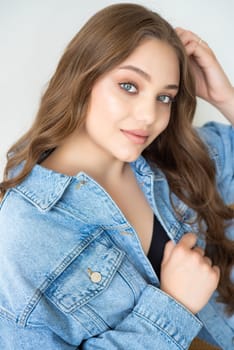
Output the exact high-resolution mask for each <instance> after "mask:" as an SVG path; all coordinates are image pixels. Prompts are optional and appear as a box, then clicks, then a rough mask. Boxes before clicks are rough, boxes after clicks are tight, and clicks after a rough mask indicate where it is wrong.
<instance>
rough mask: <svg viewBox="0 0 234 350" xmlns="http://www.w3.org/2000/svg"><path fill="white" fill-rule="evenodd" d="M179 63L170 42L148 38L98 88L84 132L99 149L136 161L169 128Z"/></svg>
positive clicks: (111, 155) (92, 94)
mask: <svg viewBox="0 0 234 350" xmlns="http://www.w3.org/2000/svg"><path fill="white" fill-rule="evenodd" d="M179 75H180V72H179V63H178V58H177V56H176V53H175V52H174V50H173V48H172V47H170V46H169V45H168V44H166V43H164V42H162V41H160V40H156V39H147V40H145V41H144V42H143V43H142V44H141V45H140V46H138V47H137V48H136V49H135V50H134V51H133V53H132V54H131V55H130V56H129V57H128V58H127V59H126V60H125V61H123V62H122V63H121V64H120V65H118V66H117V67H115V68H114V69H113V70H111V71H109V72H108V73H106V74H105V75H103V76H102V77H101V78H99V79H98V80H97V81H96V83H95V84H94V86H93V89H92V92H91V97H90V103H89V108H88V113H87V116H86V122H85V126H84V128H85V129H84V133H85V137H86V139H87V141H88V142H89V143H91V144H92V145H93V146H94V148H93V149H94V152H99V153H100V154H105V156H109V157H112V158H114V159H118V160H120V161H123V162H131V161H134V160H136V159H137V158H138V157H139V155H140V154H141V153H142V151H143V150H144V149H145V148H146V147H147V146H148V145H149V144H150V143H151V142H152V141H153V140H154V139H155V138H156V137H157V136H158V135H159V134H160V133H161V132H162V131H163V130H164V129H165V128H166V127H167V125H168V122H169V118H170V111H171V104H172V101H173V99H174V98H175V96H176V94H177V92H178V86H179Z"/></svg>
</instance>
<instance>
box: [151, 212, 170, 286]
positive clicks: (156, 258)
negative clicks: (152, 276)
mask: <svg viewBox="0 0 234 350" xmlns="http://www.w3.org/2000/svg"><path fill="white" fill-rule="evenodd" d="M168 241H169V237H168V235H167V233H166V231H165V230H164V228H163V227H162V225H161V224H160V222H159V221H158V219H157V217H156V216H155V215H154V225H153V236H152V240H151V244H150V249H149V252H148V259H149V261H150V262H151V265H152V266H153V268H154V271H155V272H156V274H157V276H158V278H159V279H160V269H161V262H162V258H163V252H164V247H165V244H166V243H167V242H168Z"/></svg>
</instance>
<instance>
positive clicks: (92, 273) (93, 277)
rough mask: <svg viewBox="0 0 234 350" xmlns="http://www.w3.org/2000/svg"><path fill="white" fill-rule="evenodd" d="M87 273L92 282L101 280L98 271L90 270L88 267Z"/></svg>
mask: <svg viewBox="0 0 234 350" xmlns="http://www.w3.org/2000/svg"><path fill="white" fill-rule="evenodd" d="M88 274H89V278H90V279H91V281H92V282H93V283H98V282H101V280H102V275H101V273H100V272H98V271H92V270H91V269H90V268H88Z"/></svg>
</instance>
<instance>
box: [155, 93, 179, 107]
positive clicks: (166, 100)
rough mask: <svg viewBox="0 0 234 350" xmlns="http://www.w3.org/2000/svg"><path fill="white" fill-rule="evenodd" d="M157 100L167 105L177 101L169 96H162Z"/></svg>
mask: <svg viewBox="0 0 234 350" xmlns="http://www.w3.org/2000/svg"><path fill="white" fill-rule="evenodd" d="M157 100H158V101H159V102H162V103H164V104H167V105H168V104H170V103H172V102H174V101H175V99H174V98H173V97H171V96H168V95H160V96H158V97H157Z"/></svg>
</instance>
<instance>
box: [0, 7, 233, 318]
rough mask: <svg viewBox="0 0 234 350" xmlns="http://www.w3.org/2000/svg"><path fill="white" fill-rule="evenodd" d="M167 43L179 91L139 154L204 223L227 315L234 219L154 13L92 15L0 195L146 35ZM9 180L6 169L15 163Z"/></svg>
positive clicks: (184, 63) (189, 92)
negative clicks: (163, 123)
mask: <svg viewBox="0 0 234 350" xmlns="http://www.w3.org/2000/svg"><path fill="white" fill-rule="evenodd" d="M149 36H150V37H154V38H157V39H159V40H163V41H165V42H167V43H168V44H169V45H171V46H172V47H173V48H174V50H175V52H176V53H177V56H178V59H179V63H180V88H179V93H178V97H177V99H176V102H175V103H174V104H173V108H172V112H171V118H170V122H169V125H168V127H167V129H166V130H165V131H164V132H163V133H162V134H161V135H160V136H159V137H158V138H157V139H156V140H155V141H154V142H153V143H152V144H151V145H150V146H149V147H148V148H147V149H146V150H145V151H144V156H145V157H146V158H147V159H148V160H150V161H153V162H154V163H156V164H157V166H159V167H160V168H161V169H162V170H163V172H164V174H165V175H166V177H167V180H168V183H169V186H170V189H171V192H173V193H175V194H176V195H177V196H178V197H179V198H181V199H182V200H183V201H184V202H185V203H186V204H187V205H188V206H189V207H190V208H192V209H194V210H195V211H196V212H197V222H198V224H199V225H200V228H201V229H202V227H204V225H202V223H204V222H205V223H206V227H207V229H206V232H205V233H204V234H205V238H206V242H207V255H209V256H210V257H211V258H212V261H213V263H215V264H217V265H219V267H220V269H221V279H220V284H219V287H218V290H219V299H220V301H222V302H223V303H225V304H226V309H227V311H228V312H230V313H231V312H234V298H233V295H234V286H233V284H232V283H231V280H230V271H231V267H232V266H233V260H234V258H233V257H234V242H232V241H230V240H228V239H227V238H226V237H225V233H224V231H225V225H226V223H227V222H228V221H230V219H231V218H233V217H234V214H233V210H232V209H231V208H228V207H227V206H226V205H225V204H224V203H223V201H222V199H221V198H220V196H219V194H218V192H217V190H216V187H215V169H214V165H213V163H212V161H211V160H210V159H209V156H208V152H207V150H206V148H205V146H204V144H203V143H202V141H201V140H200V139H199V137H198V136H197V134H196V132H195V131H194V129H193V128H192V121H193V116H194V111H195V107H196V97H195V95H196V94H195V87H194V82H193V78H192V75H191V72H190V69H189V65H188V59H187V57H186V54H185V51H184V48H183V45H182V43H181V42H180V40H179V38H178V37H177V35H176V33H175V31H174V29H173V28H172V27H171V26H170V25H169V24H168V23H167V22H166V21H165V20H164V19H162V18H161V17H160V16H159V15H158V14H156V13H155V12H152V11H150V10H148V9H147V8H145V7H142V6H140V5H136V4H126V3H125V4H115V5H111V6H109V7H106V8H105V9H103V10H101V11H99V12H98V13H97V14H96V15H94V16H93V17H91V18H90V20H89V21H88V22H87V23H86V24H85V25H84V27H83V28H82V29H81V30H80V31H79V32H78V34H77V35H76V36H75V37H74V38H73V40H72V41H71V42H70V43H69V45H68V47H67V48H66V50H65V52H64V54H63V56H62V58H61V60H60V62H59V64H58V67H57V70H56V72H55V74H54V75H53V77H52V79H51V80H50V82H49V85H48V88H47V90H46V91H45V93H44V95H43V96H42V99H41V104H40V108H39V111H38V113H37V116H36V119H35V122H34V124H33V125H32V127H31V128H30V130H29V131H28V132H27V133H26V134H25V135H23V136H22V137H21V138H20V139H19V140H18V141H17V142H16V143H15V144H14V145H13V146H12V147H11V148H10V150H9V151H8V153H7V164H6V167H5V172H4V180H3V182H2V183H1V184H0V190H1V193H2V195H3V194H4V193H5V192H6V190H7V189H9V188H11V187H13V186H16V185H17V184H19V183H20V182H21V181H22V180H23V179H24V178H25V177H26V176H27V175H28V174H29V172H30V171H31V170H32V168H33V166H34V165H35V164H36V163H37V162H39V160H40V159H41V157H42V156H43V154H45V153H47V152H50V151H52V150H53V149H55V148H56V147H57V146H58V145H59V144H60V143H61V142H62V141H63V139H64V138H65V137H66V136H68V135H69V134H71V133H72V132H73V131H74V130H75V129H76V128H77V127H79V126H80V125H81V124H82V123H83V122H84V120H85V116H86V112H87V107H88V102H89V97H90V92H91V89H92V87H93V85H94V83H95V81H96V80H97V79H98V78H99V77H100V76H102V74H104V73H106V72H107V71H108V70H110V69H112V68H114V67H115V66H116V65H118V64H120V63H121V62H122V61H123V60H124V59H126V58H127V57H128V56H129V55H130V54H131V53H132V51H133V50H134V49H135V48H136V47H137V45H139V44H140V42H141V41H142V40H144V39H145V38H146V37H149ZM21 163H22V164H23V167H22V170H21V171H20V173H18V174H17V175H16V176H15V177H12V176H10V173H11V170H12V169H14V168H15V167H17V166H18V165H19V164H21Z"/></svg>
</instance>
